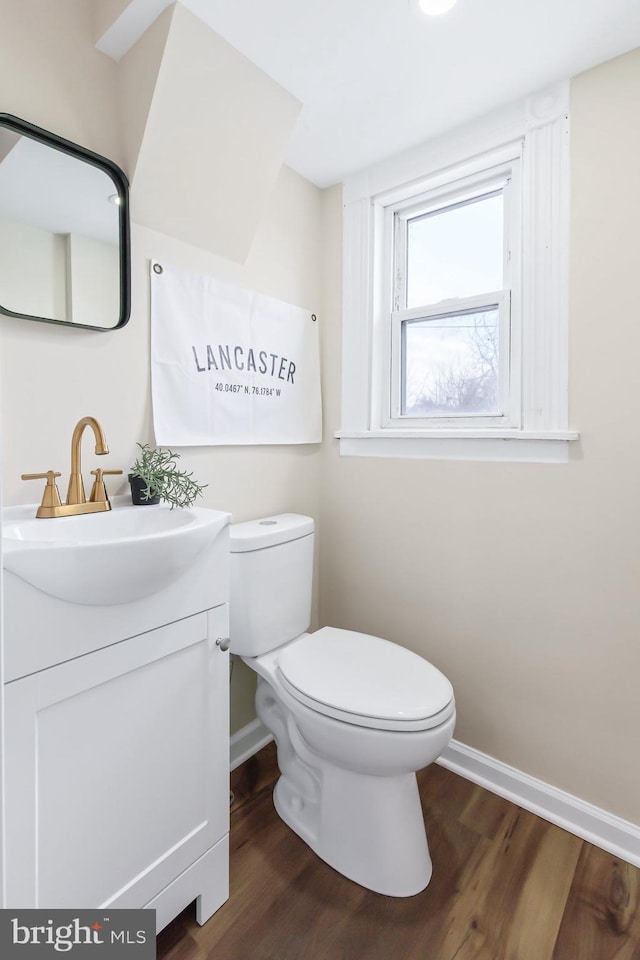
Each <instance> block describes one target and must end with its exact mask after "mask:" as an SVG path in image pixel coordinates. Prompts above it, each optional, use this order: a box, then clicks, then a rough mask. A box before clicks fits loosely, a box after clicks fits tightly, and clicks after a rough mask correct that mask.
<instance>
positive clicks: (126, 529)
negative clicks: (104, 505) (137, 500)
mask: <svg viewBox="0 0 640 960" xmlns="http://www.w3.org/2000/svg"><path fill="white" fill-rule="evenodd" d="M120 499H121V498H119V497H116V498H114V499H113V501H112V504H113V509H112V510H110V511H107V512H105V513H93V514H84V515H83V516H77V517H57V518H56V519H53V520H38V519H36V518H35V512H36V506H34V505H29V506H20V507H6V508H5V509H4V510H3V511H2V553H3V566H4V568H5V570H9V571H11V573H14V574H15V575H16V576H18V577H21V578H22V579H23V580H26V581H27V583H30V584H31V585H32V586H34V587H36V588H37V589H38V590H42V591H43V592H44V593H48V594H50V595H51V596H53V597H58V598H59V599H60V600H66V601H68V602H69V603H81V604H90V605H99V606H104V605H107V606H110V605H112V604H119V603H130V602H132V601H134V600H140V599H142V598H143V597H148V596H150V595H151V594H154V593H157V592H158V591H160V590H163V589H165V588H166V587H167V586H169V584H171V583H172V582H173V581H174V580H176V579H177V578H178V577H180V576H181V575H182V574H184V573H185V572H186V571H188V569H189V567H191V565H192V564H193V563H194V562H195V561H196V559H197V557H198V555H199V554H200V552H201V551H202V550H203V549H204V548H205V547H206V546H207V544H209V543H212V542H213V540H214V539H215V537H216V535H217V533H218V532H219V531H220V530H221V529H222V528H223V527H224V526H225V525H226V524H227V523H228V522H229V519H230V517H229V514H228V513H223V512H222V511H219V510H208V509H206V508H204V507H191V508H190V509H176V510H171V509H170V508H169V507H168V506H165V505H161V504H159V505H149V506H142V507H134V506H132V505H131V504H130V503H129V502H126V501H127V499H128V498H126V497H123V498H122V500H123V501H125V502H122V503H119V500H120Z"/></svg>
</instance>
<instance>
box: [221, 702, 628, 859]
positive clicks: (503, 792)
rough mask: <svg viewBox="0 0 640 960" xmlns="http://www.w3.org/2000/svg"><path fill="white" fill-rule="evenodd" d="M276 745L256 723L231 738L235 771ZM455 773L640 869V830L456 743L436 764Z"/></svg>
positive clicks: (610, 814) (625, 821)
mask: <svg viewBox="0 0 640 960" xmlns="http://www.w3.org/2000/svg"><path fill="white" fill-rule="evenodd" d="M271 740H273V737H272V735H271V734H270V733H269V731H268V730H267V728H266V727H265V726H264V725H263V724H262V723H261V722H260V720H258V719H257V718H256V719H255V720H253V721H252V722H251V723H248V724H247V725H246V726H245V727H242V729H241V730H238V732H237V733H234V735H233V736H232V737H231V769H232V770H235V768H236V767H238V766H239V765H240V764H241V763H244V761H245V760H248V759H249V757H252V756H253V755H254V754H255V753H257V752H258V750H261V749H262V747H264V746H266V744H267V743H270V742H271ZM436 762H437V763H440V764H441V765H442V766H443V767H446V768H447V769H448V770H451V771H453V773H457V774H459V775H460V776H461V777H464V778H465V779H466V780H471V781H473V783H477V784H478V785H479V786H481V787H485V789H487V790H490V791H491V792H492V793H496V794H498V796H500V797H504V798H505V799H506V800H510V801H511V802H512V803H516V804H517V805H518V806H519V807H523V808H524V809H525V810H530V811H531V813H535V814H536V815H537V816H538V817H542V819H543V820H548V821H549V822H550V823H555V824H556V825H557V826H559V827H562V829H563V830H568V831H569V833H573V834H575V835H576V836H577V837H581V838H582V839H583V840H586V841H587V842H588V843H593V844H594V845H595V846H596V847H600V848H601V849H602V850H606V851H607V852H608V853H611V854H613V855H614V856H615V857H619V858H620V859H621V860H624V861H626V862H627V863H631V864H633V866H635V867H640V826H638V825H637V824H634V823H629V821H627V820H622V819H621V818H620V817H616V816H615V815H614V814H612V813H608V812H607V811H606V810H602V809H600V807H595V806H593V804H591V803H586V802H585V801H584V800H580V799H579V798H578V797H574V796H572V795H571V794H570V793H565V792H564V791H563V790H558V789H557V787H552V786H551V785H550V784H548V783H545V782H544V781H543V780H537V779H536V778H535V777H530V776H529V775H528V774H526V773H522V771H521V770H517V769H516V768H515V767H510V766H508V765H507V764H506V763H501V762H500V761H499V760H495V759H494V758H493V757H490V756H488V754H486V753H481V752H480V750H474V749H473V748H472V747H467V746H465V744H464V743H458V741H457V740H452V741H451V743H450V744H449V746H448V747H447V749H446V750H445V751H444V753H443V754H442V756H440V757H439V758H438V760H437V761H436Z"/></svg>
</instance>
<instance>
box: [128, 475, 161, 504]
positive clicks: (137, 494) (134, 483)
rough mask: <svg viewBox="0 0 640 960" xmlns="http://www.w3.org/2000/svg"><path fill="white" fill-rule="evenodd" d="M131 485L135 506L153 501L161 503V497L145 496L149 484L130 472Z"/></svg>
mask: <svg viewBox="0 0 640 960" xmlns="http://www.w3.org/2000/svg"><path fill="white" fill-rule="evenodd" d="M129 485H130V487H131V500H132V501H133V503H134V504H135V506H137V507H142V506H146V505H148V504H152V503H160V497H148V498H147V497H145V495H144V492H145V490H146V489H147V484H146V483H145V481H144V480H143V479H142V478H141V477H134V475H133V474H132V473H130V474H129Z"/></svg>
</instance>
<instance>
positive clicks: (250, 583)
mask: <svg viewBox="0 0 640 960" xmlns="http://www.w3.org/2000/svg"><path fill="white" fill-rule="evenodd" d="M229 529H230V533H231V542H230V550H231V604H230V621H231V624H230V637H231V648H230V649H231V652H232V653H236V654H239V655H240V656H243V657H257V656H259V655H260V654H261V653H266V652H267V651H268V650H275V648H276V647H279V646H281V645H282V644H283V643H287V642H288V641H289V640H293V639H294V638H295V637H299V636H300V634H302V633H304V632H305V630H307V629H308V627H309V623H310V620H311V588H312V583H313V540H314V523H313V520H312V519H311V517H304V516H301V515H300V514H297V513H283V514H280V515H278V516H274V517H265V518H263V519H260V520H249V521H248V522H247V523H235V524H233V523H232V524H231V526H230V528H229Z"/></svg>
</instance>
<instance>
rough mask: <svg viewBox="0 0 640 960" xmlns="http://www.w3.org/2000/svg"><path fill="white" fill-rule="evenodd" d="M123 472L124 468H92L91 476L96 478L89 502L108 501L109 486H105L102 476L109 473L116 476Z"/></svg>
mask: <svg viewBox="0 0 640 960" xmlns="http://www.w3.org/2000/svg"><path fill="white" fill-rule="evenodd" d="M121 473H122V470H103V469H102V467H98V468H97V469H96V470H92V471H91V476H93V477H95V480H94V481H93V486H92V488H91V495H90V497H89V503H108V502H109V497H108V496H107V488H106V487H105V485H104V480H103V479H102V478H103V477H106V476H108V475H109V476H114V477H115V476H117V475H118V474H121Z"/></svg>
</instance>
